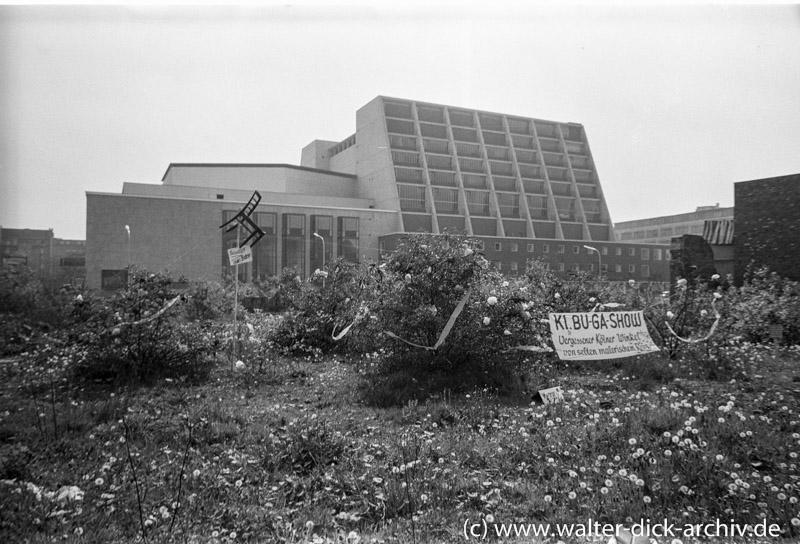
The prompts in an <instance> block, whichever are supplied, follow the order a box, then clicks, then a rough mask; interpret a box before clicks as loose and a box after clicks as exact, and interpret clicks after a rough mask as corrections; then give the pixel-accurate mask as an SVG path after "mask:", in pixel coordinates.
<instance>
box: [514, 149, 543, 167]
mask: <svg viewBox="0 0 800 544" xmlns="http://www.w3.org/2000/svg"><path fill="white" fill-rule="evenodd" d="M516 155H517V162H519V163H525V164H538V162H539V161H538V160H537V157H536V152H535V151H529V150H527V149H517V150H516Z"/></svg>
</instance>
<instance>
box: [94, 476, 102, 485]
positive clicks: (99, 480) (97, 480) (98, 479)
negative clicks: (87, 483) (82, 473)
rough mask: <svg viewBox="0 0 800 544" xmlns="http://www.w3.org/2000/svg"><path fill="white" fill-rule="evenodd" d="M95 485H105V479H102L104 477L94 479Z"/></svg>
mask: <svg viewBox="0 0 800 544" xmlns="http://www.w3.org/2000/svg"><path fill="white" fill-rule="evenodd" d="M94 485H103V479H102V478H97V479H96V480H95V481H94Z"/></svg>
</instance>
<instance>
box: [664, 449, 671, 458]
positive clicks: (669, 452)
mask: <svg viewBox="0 0 800 544" xmlns="http://www.w3.org/2000/svg"><path fill="white" fill-rule="evenodd" d="M671 455H672V451H670V450H664V457H670V456H671Z"/></svg>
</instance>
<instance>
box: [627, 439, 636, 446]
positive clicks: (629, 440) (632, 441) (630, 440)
mask: <svg viewBox="0 0 800 544" xmlns="http://www.w3.org/2000/svg"><path fill="white" fill-rule="evenodd" d="M628 444H630V445H631V446H635V445H636V439H635V438H630V439H628Z"/></svg>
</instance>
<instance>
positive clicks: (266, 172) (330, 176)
mask: <svg viewBox="0 0 800 544" xmlns="http://www.w3.org/2000/svg"><path fill="white" fill-rule="evenodd" d="M162 181H163V184H164V185H165V186H169V185H180V186H191V187H206V188H214V189H216V188H220V187H224V188H227V189H234V190H240V191H250V192H251V193H252V192H253V191H254V190H257V191H264V192H274V193H287V192H293V193H308V194H311V195H320V196H343V197H354V196H355V195H356V192H355V191H356V186H355V178H354V176H352V175H348V174H340V173H334V172H330V171H325V170H317V169H313V168H305V167H300V166H291V165H281V164H240V165H236V164H228V165H216V164H205V165H204V164H186V165H184V164H171V165H170V167H169V168H168V169H167V172H166V173H165V174H164V179H163V180H162Z"/></svg>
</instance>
